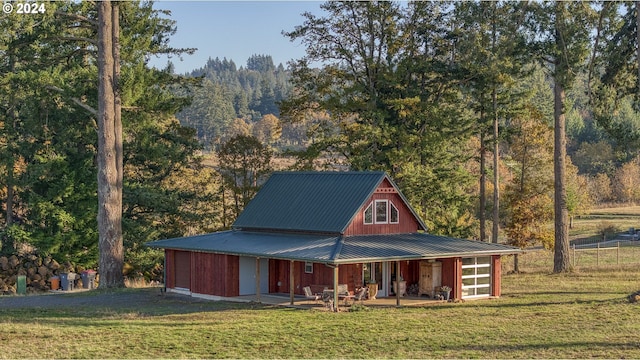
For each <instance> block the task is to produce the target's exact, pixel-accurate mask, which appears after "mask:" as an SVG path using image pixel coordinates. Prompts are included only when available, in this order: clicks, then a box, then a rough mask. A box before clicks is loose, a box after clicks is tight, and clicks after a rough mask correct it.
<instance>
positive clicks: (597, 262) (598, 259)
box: [596, 243, 600, 267]
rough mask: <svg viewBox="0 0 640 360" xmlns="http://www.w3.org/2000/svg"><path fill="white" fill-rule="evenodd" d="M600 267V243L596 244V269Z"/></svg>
mask: <svg viewBox="0 0 640 360" xmlns="http://www.w3.org/2000/svg"><path fill="white" fill-rule="evenodd" d="M598 266H600V243H598V248H597V249H596V267H598Z"/></svg>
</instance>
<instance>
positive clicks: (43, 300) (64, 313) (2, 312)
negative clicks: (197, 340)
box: [0, 288, 274, 321]
mask: <svg viewBox="0 0 640 360" xmlns="http://www.w3.org/2000/svg"><path fill="white" fill-rule="evenodd" d="M273 308H274V306H272V305H263V304H258V303H236V302H230V301H209V300H202V299H197V298H193V297H190V296H186V295H179V294H171V293H164V292H161V291H160V288H139V289H118V290H114V289H108V290H91V291H83V292H71V293H56V294H43V295H29V296H5V297H0V319H2V318H7V317H11V318H12V321H15V320H16V319H17V320H19V319H20V318H21V317H24V318H25V320H28V319H29V318H30V317H33V316H34V314H36V313H37V314H38V316H44V317H47V316H50V317H58V318H60V317H68V316H71V317H82V318H92V319H95V318H102V319H104V318H115V317H119V316H121V315H124V316H137V317H139V318H143V317H150V316H166V315H180V314H192V313H199V312H215V311H230V310H249V309H251V310H261V309H273ZM132 314H133V315H132ZM135 314H137V315H135Z"/></svg>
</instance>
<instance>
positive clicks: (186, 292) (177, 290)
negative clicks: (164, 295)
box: [167, 287, 191, 296]
mask: <svg viewBox="0 0 640 360" xmlns="http://www.w3.org/2000/svg"><path fill="white" fill-rule="evenodd" d="M167 292H172V293H176V294H180V295H189V296H191V291H190V290H189V289H185V288H179V287H177V288H167Z"/></svg>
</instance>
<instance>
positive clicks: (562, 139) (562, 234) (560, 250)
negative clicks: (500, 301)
mask: <svg viewBox="0 0 640 360" xmlns="http://www.w3.org/2000/svg"><path fill="white" fill-rule="evenodd" d="M565 5H566V4H564V3H562V2H556V3H555V5H554V11H555V48H556V49H560V55H556V58H555V63H554V69H553V80H554V85H553V119H554V132H553V137H554V146H553V157H554V161H553V174H554V184H553V187H554V224H555V227H554V228H555V234H554V235H555V244H554V245H555V246H554V256H553V272H554V273H559V272H566V271H569V270H570V269H571V262H570V261H569V229H568V226H567V223H568V221H567V220H568V217H569V216H568V215H569V211H568V209H567V188H566V158H567V140H566V129H565V125H566V121H565V109H564V100H565V93H564V89H565V86H568V85H569V80H568V79H569V78H570V77H569V76H568V74H569V72H570V71H571V69H570V64H568V63H567V61H566V57H565V56H566V54H565V51H566V44H565V39H564V34H563V32H562V28H563V26H564V25H565V20H564V16H563V12H564V11H565V9H564V7H565Z"/></svg>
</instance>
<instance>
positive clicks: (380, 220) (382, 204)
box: [375, 200, 389, 224]
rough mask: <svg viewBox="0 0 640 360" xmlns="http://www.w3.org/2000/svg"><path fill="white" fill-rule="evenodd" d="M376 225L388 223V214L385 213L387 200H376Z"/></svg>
mask: <svg viewBox="0 0 640 360" xmlns="http://www.w3.org/2000/svg"><path fill="white" fill-rule="evenodd" d="M375 206H376V224H386V223H388V222H389V220H388V219H389V214H388V211H387V206H388V203H387V200H376V201H375Z"/></svg>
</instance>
